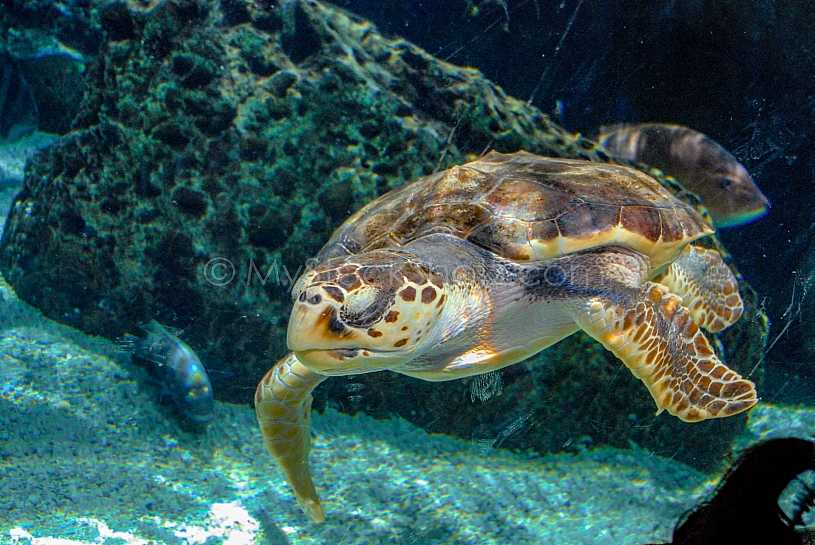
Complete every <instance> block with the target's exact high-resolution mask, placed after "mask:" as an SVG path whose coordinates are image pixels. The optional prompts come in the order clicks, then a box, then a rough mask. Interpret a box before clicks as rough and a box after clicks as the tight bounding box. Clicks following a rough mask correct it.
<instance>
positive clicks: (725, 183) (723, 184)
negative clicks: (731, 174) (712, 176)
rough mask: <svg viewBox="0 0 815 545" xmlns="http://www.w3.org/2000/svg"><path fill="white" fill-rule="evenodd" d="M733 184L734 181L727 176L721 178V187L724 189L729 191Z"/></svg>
mask: <svg viewBox="0 0 815 545" xmlns="http://www.w3.org/2000/svg"><path fill="white" fill-rule="evenodd" d="M732 183H733V180H731V179H730V178H728V177H726V176H722V177H721V178H719V187H720V188H722V189H727V188H728V187H730V185H731V184H732Z"/></svg>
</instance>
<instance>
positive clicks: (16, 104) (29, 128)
mask: <svg viewBox="0 0 815 545" xmlns="http://www.w3.org/2000/svg"><path fill="white" fill-rule="evenodd" d="M38 124H39V112H38V111H37V104H36V102H34V95H32V94H31V89H29V87H28V84H27V83H26V82H25V80H24V79H23V77H22V76H21V75H20V72H19V71H18V70H17V65H16V64H15V62H14V60H13V59H12V58H11V57H10V56H8V55H0V144H10V143H13V142H16V141H18V140H20V139H21V138H23V137H24V136H27V135H29V134H31V133H33V132H34V131H36V130H37V126H38Z"/></svg>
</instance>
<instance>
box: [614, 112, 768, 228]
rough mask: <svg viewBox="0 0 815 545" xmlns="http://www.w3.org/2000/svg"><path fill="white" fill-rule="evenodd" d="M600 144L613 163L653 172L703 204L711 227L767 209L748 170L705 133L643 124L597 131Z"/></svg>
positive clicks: (747, 218)
mask: <svg viewBox="0 0 815 545" xmlns="http://www.w3.org/2000/svg"><path fill="white" fill-rule="evenodd" d="M599 141H600V144H601V145H602V146H603V147H604V148H605V150H606V152H608V154H609V155H610V156H611V157H612V158H613V159H615V160H617V161H625V162H629V163H642V164H645V165H647V166H649V167H653V168H658V169H660V170H661V171H663V172H664V173H665V174H667V175H669V176H673V177H674V178H676V181H677V182H678V183H679V185H681V186H682V187H683V188H684V189H685V190H687V191H689V192H691V193H693V194H694V195H696V196H698V197H699V198H700V199H701V200H702V204H704V205H705V208H707V209H708V211H709V212H710V215H711V217H712V218H713V222H714V223H715V224H716V227H735V226H737V225H744V224H746V223H749V222H751V221H755V220H757V219H758V218H760V217H762V216H764V215H765V214H766V213H767V209H768V208H769V206H770V203H769V201H768V200H767V197H765V196H764V195H763V194H762V193H761V190H760V189H759V188H758V186H756V184H755V183H754V182H753V179H752V178H751V177H750V174H749V173H748V172H747V169H746V168H744V166H743V165H742V164H741V163H739V161H738V160H737V159H736V158H735V157H733V155H731V154H730V153H729V152H728V151H727V150H726V149H724V148H723V147H722V146H721V145H719V144H717V143H716V142H714V141H713V140H711V139H710V138H708V137H707V136H705V135H704V134H702V133H700V132H697V131H694V130H693V129H689V128H687V127H682V126H680V125H662V124H659V123H644V124H640V125H622V126H614V127H609V128H603V129H601V134H600V137H599Z"/></svg>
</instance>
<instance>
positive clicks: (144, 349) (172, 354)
mask: <svg viewBox="0 0 815 545" xmlns="http://www.w3.org/2000/svg"><path fill="white" fill-rule="evenodd" d="M142 329H143V330H144V332H145V333H146V334H147V336H146V337H144V338H143V339H136V340H134V341H132V345H133V346H132V355H133V356H134V357H135V358H139V359H141V360H144V361H146V362H147V363H148V365H149V367H150V370H151V372H152V373H153V374H154V375H155V376H156V378H157V379H158V380H159V381H161V383H162V384H163V385H164V387H165V388H166V389H167V391H168V392H169V394H170V397H171V398H172V400H173V403H175V406H176V407H177V408H178V410H179V411H180V412H181V413H183V414H184V416H186V417H187V418H189V419H190V420H191V421H193V422H195V423H196V424H208V423H209V422H210V421H212V418H213V416H214V409H215V397H214V394H213V391H212V383H211V382H210V380H209V376H208V375H207V371H206V369H204V365H203V364H202V363H201V360H200V359H199V358H198V356H197V355H196V354H195V352H194V351H193V350H192V348H190V347H189V346H188V345H187V344H186V343H185V342H184V341H182V340H181V339H179V338H178V337H177V336H176V335H174V334H172V333H170V331H168V329H167V328H166V327H164V326H163V325H161V324H160V323H158V322H157V321H155V320H151V321H150V322H149V323H148V324H146V325H143V326H142Z"/></svg>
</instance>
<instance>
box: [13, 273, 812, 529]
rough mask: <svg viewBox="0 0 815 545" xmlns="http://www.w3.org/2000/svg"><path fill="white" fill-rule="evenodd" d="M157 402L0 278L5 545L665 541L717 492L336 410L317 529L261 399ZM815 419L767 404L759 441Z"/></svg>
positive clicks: (760, 412)
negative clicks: (277, 461)
mask: <svg viewBox="0 0 815 545" xmlns="http://www.w3.org/2000/svg"><path fill="white" fill-rule="evenodd" d="M254 386H255V385H251V384H250V385H247V388H250V389H254ZM157 392H158V390H157V387H156V386H155V385H153V384H151V383H150V382H149V380H148V379H147V376H146V373H145V371H144V370H143V369H142V368H140V367H137V366H135V365H133V364H131V363H130V361H129V357H128V356H127V355H126V354H123V353H121V352H120V351H118V349H117V347H116V345H114V344H112V343H110V342H107V341H104V340H101V339H93V338H89V337H86V336H84V335H82V334H80V333H78V332H76V331H74V330H71V329H69V328H66V327H62V326H58V325H56V324H54V323H53V322H50V321H49V320H45V319H43V318H42V317H41V316H40V314H39V313H38V312H37V311H36V310H34V309H32V308H31V307H29V306H27V305H26V304H24V303H22V302H20V301H19V300H17V299H16V297H15V296H14V294H13V292H12V291H11V290H10V289H9V288H8V286H7V285H5V284H4V283H3V284H0V543H15V544H20V545H23V544H26V545H28V544H31V545H34V544H37V545H46V544H47V545H77V544H99V543H105V544H114V543H115V544H123V543H124V544H142V543H190V544H192V543H210V544H215V543H229V544H239V543H258V544H274V545H277V544H315V545H316V544H326V543H332V544H334V543H336V544H351V543H358V544H365V545H375V544H379V543H383V544H384V543H388V544H406V545H407V544H441V543H445V544H465V543H467V544H478V545H482V544H490V543H496V544H497V543H500V544H507V543H513V544H543V543H546V544H558V543H563V544H572V545H573V544H580V543H587V544H614V545H623V544H635V543H651V542H660V541H668V540H669V539H670V533H671V530H672V528H673V525H674V522H675V521H676V519H677V518H678V517H679V516H680V514H681V513H682V512H683V511H685V510H686V509H688V508H689V507H691V506H692V505H693V504H695V502H697V501H698V500H699V498H700V496H703V495H705V494H707V493H709V492H710V490H711V488H712V486H713V478H711V477H709V476H705V475H702V474H700V473H698V472H696V471H694V470H692V469H690V468H689V467H687V466H685V465H683V464H680V463H676V462H673V461H670V460H665V459H662V458H659V457H658V456H655V455H653V454H652V453H650V452H647V451H643V450H638V449H636V448H634V449H633V450H613V449H605V448H602V449H598V450H594V451H585V452H582V453H581V454H579V455H560V456H547V457H539V456H531V455H517V454H512V453H508V452H504V451H499V450H494V449H491V448H489V447H484V446H483V445H479V444H477V443H470V442H467V441H462V440H458V439H453V438H450V437H446V436H439V435H428V434H427V433H426V432H424V431H423V430H421V429H417V428H415V427H413V426H412V425H410V424H408V423H406V422H404V421H400V420H392V421H374V420H373V419H371V418H369V417H367V416H357V417H354V418H352V417H348V416H345V415H342V414H339V413H337V412H335V411H333V410H328V411H327V412H326V414H324V415H319V414H315V415H314V425H313V428H314V435H315V438H314V447H313V451H312V456H311V463H312V468H313V473H314V475H315V480H316V482H317V487H318V490H319V492H320V494H321V496H322V498H323V503H324V506H325V509H326V513H327V518H328V520H327V522H326V523H324V524H321V525H314V524H311V523H309V522H308V520H307V519H306V517H305V516H304V515H303V514H302V513H301V512H300V509H299V508H298V506H297V504H296V503H295V501H294V498H293V497H292V495H291V493H290V491H289V489H288V486H287V485H286V483H285V482H284V481H283V479H282V475H281V473H280V472H279V471H278V469H277V467H276V466H275V465H274V463H273V461H272V460H271V458H270V457H269V455H268V454H267V453H266V452H265V449H264V448H263V446H262V443H261V441H260V435H259V431H258V429H257V423H256V421H255V416H254V411H253V410H252V408H251V407H248V406H233V405H226V404H219V405H218V406H217V417H216V419H215V421H214V422H213V423H212V424H211V425H210V426H209V428H208V429H207V430H206V431H204V432H196V431H192V430H189V429H185V428H184V426H183V424H181V423H180V422H179V420H178V418H176V417H175V416H174V414H173V412H174V410H173V409H172V407H168V406H163V405H160V404H159V403H158V402H157ZM814 424H815V416H814V415H813V413H811V412H807V411H795V410H791V409H784V408H777V407H768V406H763V407H759V408H758V409H756V410H755V411H754V412H753V415H752V417H751V424H750V431H749V432H748V433H747V434H746V435H745V438H744V440H743V443H744V444H746V443H747V442H751V441H754V440H755V439H756V438H759V437H766V436H770V435H791V434H796V435H802V436H805V435H806V433H807V431H808V430H811V429H813V425H814Z"/></svg>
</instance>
